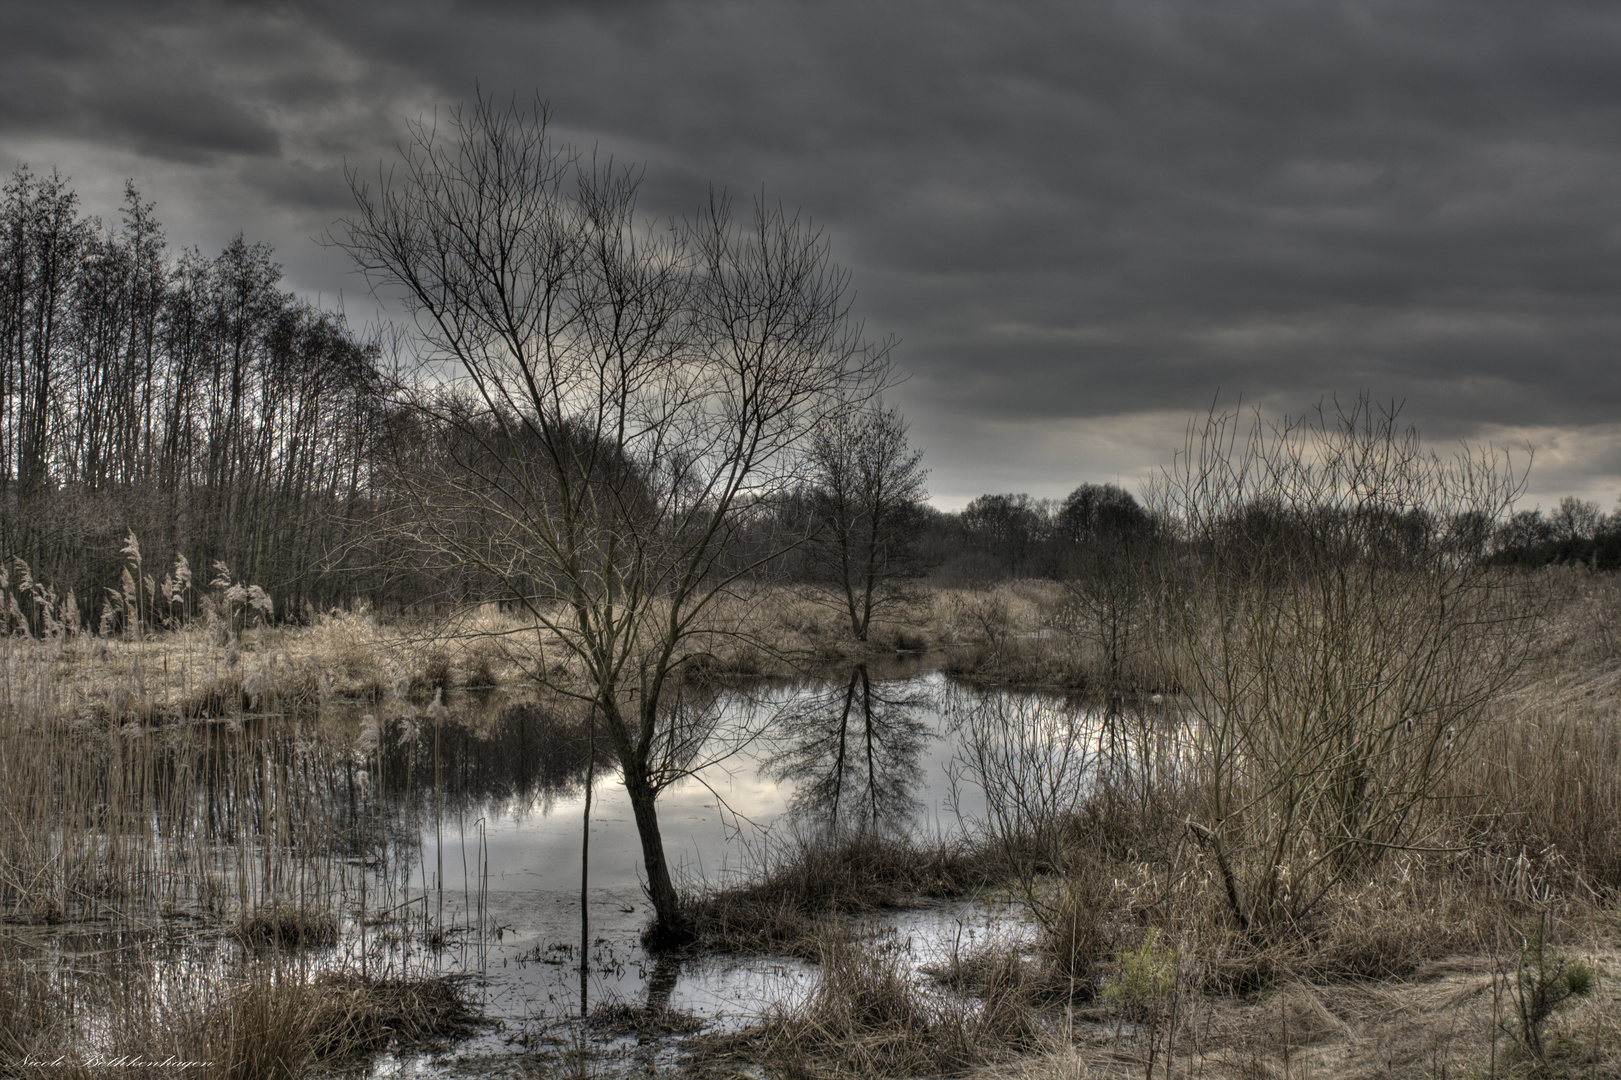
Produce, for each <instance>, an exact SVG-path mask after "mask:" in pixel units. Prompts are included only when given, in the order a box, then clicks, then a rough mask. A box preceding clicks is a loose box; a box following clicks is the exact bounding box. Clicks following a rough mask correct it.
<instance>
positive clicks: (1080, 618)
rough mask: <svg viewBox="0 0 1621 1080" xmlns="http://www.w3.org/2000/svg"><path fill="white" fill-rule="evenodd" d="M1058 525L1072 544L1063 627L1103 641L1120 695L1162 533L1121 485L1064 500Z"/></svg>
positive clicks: (1086, 487) (1083, 490)
mask: <svg viewBox="0 0 1621 1080" xmlns="http://www.w3.org/2000/svg"><path fill="white" fill-rule="evenodd" d="M1058 531H1059V537H1060V540H1061V542H1062V543H1063V544H1064V546H1065V547H1066V549H1067V550H1066V551H1064V553H1063V558H1062V560H1061V563H1060V566H1061V571H1060V580H1061V581H1062V582H1063V585H1064V604H1063V606H1062V607H1061V608H1060V609H1059V612H1058V623H1059V627H1060V628H1061V629H1063V630H1065V631H1066V632H1068V633H1069V634H1071V635H1072V636H1074V637H1079V638H1082V639H1088V638H1089V639H1090V640H1091V641H1092V643H1093V644H1095V645H1096V646H1097V647H1098V649H1099V651H1101V652H1102V654H1103V662H1104V668H1105V672H1106V680H1105V681H1106V684H1107V687H1108V689H1109V690H1110V692H1111V694H1116V695H1117V694H1118V693H1119V692H1120V691H1121V690H1122V689H1123V688H1124V686H1125V684H1126V682H1127V667H1128V662H1129V661H1130V659H1131V658H1132V656H1133V655H1134V653H1135V652H1136V650H1137V649H1138V647H1139V636H1140V635H1139V631H1140V630H1141V629H1142V627H1143V625H1144V623H1145V622H1146V619H1147V615H1148V610H1149V600H1150V590H1149V588H1148V580H1147V574H1146V573H1145V566H1146V564H1147V562H1148V559H1149V556H1150V554H1151V551H1152V545H1153V542H1154V539H1155V530H1154V522H1153V519H1152V518H1151V517H1150V516H1149V515H1148V512H1147V511H1145V510H1144V509H1143V508H1142V507H1141V506H1140V505H1138V503H1137V500H1136V499H1134V498H1132V497H1131V495H1130V493H1129V492H1126V491H1124V490H1123V489H1121V488H1119V487H1116V486H1115V485H1113V484H1082V485H1081V486H1080V487H1078V488H1076V489H1075V490H1074V491H1073V492H1071V493H1070V495H1069V497H1068V498H1067V499H1065V500H1064V504H1063V506H1062V508H1061V509H1060V510H1059V512H1058ZM1113 701H1114V699H1113V698H1111V702H1113Z"/></svg>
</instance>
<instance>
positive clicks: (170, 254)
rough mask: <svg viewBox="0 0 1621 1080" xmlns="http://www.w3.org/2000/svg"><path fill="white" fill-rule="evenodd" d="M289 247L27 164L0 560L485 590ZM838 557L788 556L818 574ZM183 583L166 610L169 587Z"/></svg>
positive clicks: (1115, 520)
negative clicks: (417, 547)
mask: <svg viewBox="0 0 1621 1080" xmlns="http://www.w3.org/2000/svg"><path fill="white" fill-rule="evenodd" d="M273 255H274V253H273V252H272V250H271V249H270V248H269V247H268V246H267V245H265V244H258V243H249V242H247V241H246V240H245V239H244V238H242V237H241V236H238V237H237V238H236V239H235V240H234V241H232V242H231V243H230V244H229V245H228V246H227V247H226V248H225V250H223V251H221V252H219V253H218V254H215V255H208V254H205V253H204V252H201V251H199V250H197V249H196V248H187V249H178V250H177V249H174V248H172V247H171V246H170V245H169V243H168V241H167V240H166V238H165V236H164V233H163V229H162V226H161V225H160V224H159V221H158V218H157V215H156V209H155V207H154V204H153V203H150V202H146V201H144V200H143V198H142V196H141V195H140V193H139V192H137V191H136V190H135V188H134V186H133V185H127V186H126V192H125V202H124V205H123V208H122V212H121V214H120V219H119V221H118V222H117V223H107V222H104V221H102V220H101V219H100V218H98V217H93V216H87V215H86V214H85V213H84V212H83V210H82V208H81V205H80V200H79V198H78V196H77V195H76V194H75V193H74V191H73V190H72V188H71V187H70V186H69V184H68V182H67V181H66V180H65V179H64V178H63V177H61V176H60V175H58V174H56V173H54V172H53V173H50V174H48V175H42V174H36V173H34V172H32V171H30V170H29V169H27V168H26V167H24V168H20V169H18V170H17V171H16V172H14V173H13V174H12V175H11V177H10V179H9V180H8V181H7V182H6V184H5V186H4V191H3V205H0V558H3V565H4V567H5V569H6V573H7V574H8V575H9V576H10V581H11V582H12V583H13V584H15V582H16V580H17V575H20V574H23V573H28V574H30V575H31V578H30V580H31V581H39V582H44V583H47V584H48V585H49V587H50V588H51V589H52V590H54V591H55V592H56V593H57V594H58V595H61V596H65V595H67V594H68V593H69V592H72V593H74V595H75V596H76V598H77V605H76V606H77V609H78V610H79V612H80V617H81V619H82V620H83V622H84V623H85V624H92V623H93V621H94V620H95V619H97V618H98V617H99V616H100V614H101V613H102V611H103V606H104V604H103V598H104V597H106V596H107V593H108V590H109V589H110V588H114V587H117V586H118V585H119V582H120V580H121V578H122V576H123V575H124V573H125V571H126V569H129V568H130V566H131V564H132V561H133V559H134V556H133V555H132V554H131V553H130V552H129V551H127V550H126V537H127V536H129V535H130V534H133V535H134V536H135V537H136V538H137V539H138V540H139V543H140V545H141V549H142V551H144V556H143V557H142V562H141V563H140V566H139V567H138V568H137V570H136V573H135V574H134V575H133V576H132V578H131V579H130V580H129V581H127V582H126V583H125V584H124V586H123V588H124V591H125V592H128V590H129V589H130V588H131V587H133V588H134V589H135V590H136V591H137V592H144V593H145V594H146V596H147V600H148V601H149V602H148V603H146V604H145V605H137V606H141V607H144V609H147V610H154V611H157V610H163V611H181V612H183V611H185V610H189V608H190V605H191V603H192V600H191V594H192V593H194V592H200V591H202V590H203V589H205V588H206V583H207V582H209V581H210V580H213V579H215V578H216V577H218V576H219V575H221V574H223V575H224V576H225V578H226V579H228V580H230V581H233V582H235V581H240V582H245V583H252V584H255V585H258V586H260V587H261V588H262V589H263V590H264V591H265V592H266V593H267V594H268V595H269V596H270V598H271V599H272V600H273V601H274V604H275V612H276V615H277V617H279V618H293V619H299V618H303V617H305V615H306V614H307V613H308V612H310V611H312V610H316V609H325V608H328V607H332V606H337V605H344V604H349V603H352V602H355V601H360V600H364V601H366V602H369V603H371V604H373V605H377V606H380V607H387V608H394V607H407V606H411V605H415V604H420V603H428V604H433V603H441V602H446V601H455V602H465V601H469V600H478V599H480V598H481V597H480V593H481V591H482V587H481V583H480V582H478V581H477V580H476V579H473V578H471V577H470V576H468V573H467V572H466V571H464V570H462V569H461V568H458V567H450V566H440V567H434V566H428V565H423V564H422V562H421V560H420V558H415V557H413V556H412V554H411V553H410V552H409V551H408V550H407V548H406V546H404V542H403V541H400V540H398V539H397V538H398V537H400V536H402V535H403V534H402V533H401V532H400V530H399V529H398V527H397V526H398V524H399V513H398V510H399V508H398V507H396V506H394V505H392V503H391V498H390V494H389V493H390V485H389V482H388V478H389V477H390V475H391V474H392V473H393V470H394V469H395V468H396V467H398V463H399V462H400V461H402V460H405V459H406V458H405V456H404V455H402V454H400V453H399V452H398V451H399V449H400V448H401V447H402V446H407V447H408V448H409V453H410V454H411V455H420V454H422V453H424V452H428V453H431V452H432V447H423V446H421V445H419V444H418V443H417V441H416V440H414V439H413V435H415V434H420V433H419V432H414V431H413V430H412V428H411V425H410V422H409V420H408V419H407V417H406V414H405V413H404V412H402V411H401V410H400V409H398V408H397V407H396V406H395V405H394V404H393V403H394V402H395V401H396V400H397V398H396V395H395V393H394V390H395V389H396V387H397V386H398V381H397V380H398V378H399V373H398V372H396V371H394V370H393V369H392V368H391V367H390V365H389V364H388V363H387V355H386V352H385V350H383V349H381V348H380V347H379V345H378V343H377V341H375V340H372V339H370V338H368V337H367V336H366V335H363V334H360V333H357V332H356V331H355V330H354V329H353V328H351V327H350V326H349V325H348V324H347V322H346V321H345V319H344V317H343V315H342V314H341V313H338V312H333V311H326V310H322V309H320V308H318V307H316V306H314V305H312V304H310V303H308V302H307V301H303V300H300V299H298V298H297V297H295V296H294V295H292V294H291V293H288V292H283V291H280V289H279V288H278V285H279V283H280V280H281V269H280V267H279V266H278V265H277V264H276V263H275V261H274V259H273ZM804 505H806V503H804V502H803V501H802V502H800V503H799V504H798V505H797V506H788V507H784V509H783V511H782V513H781V514H780V515H779V518H780V521H779V524H780V525H781V526H782V527H785V528H789V527H799V526H802V525H803V520H802V513H803V507H804ZM915 510H916V512H915V513H914V514H912V515H910V518H909V520H910V521H911V522H912V526H913V527H914V528H915V529H916V533H915V552H916V556H917V558H916V563H915V565H916V568H917V572H919V573H922V574H926V575H928V576H929V577H931V578H933V579H934V580H935V581H936V582H938V583H941V584H950V585H973V584H981V583H989V582H993V581H997V580H1002V579H1006V578H1014V577H1062V576H1064V575H1065V574H1066V573H1068V572H1069V570H1070V568H1072V567H1074V566H1075V565H1076V561H1077V558H1076V557H1077V553H1078V552H1082V551H1084V550H1085V549H1086V548H1087V546H1088V545H1089V544H1092V543H1095V542H1097V538H1098V537H1100V536H1107V537H1109V538H1111V540H1110V542H1111V543H1112V542H1114V541H1113V538H1118V537H1120V536H1122V535H1132V534H1141V535H1144V536H1148V535H1151V534H1152V533H1153V532H1154V531H1155V525H1154V522H1153V520H1152V518H1151V516H1150V515H1149V514H1148V512H1147V511H1146V510H1145V509H1144V508H1143V507H1142V506H1141V505H1140V504H1139V503H1138V502H1137V500H1136V499H1135V498H1134V497H1133V496H1132V495H1131V494H1129V493H1128V492H1125V491H1123V490H1122V489H1120V488H1118V487H1114V486H1112V485H1091V484H1087V485H1082V486H1080V487H1079V488H1077V489H1076V491H1075V492H1074V493H1072V494H1071V495H1070V496H1069V497H1068V498H1066V499H1063V500H1045V499H1032V498H1031V497H1029V496H1028V495H1023V494H987V495H983V496H981V497H979V498H977V499H975V500H973V502H971V503H970V504H969V505H968V506H967V507H966V508H965V509H964V510H963V511H961V512H960V513H945V512H941V511H938V510H934V509H932V508H929V507H927V506H918V507H916V508H915ZM764 519H769V515H766V516H765V518H764ZM764 519H763V520H764ZM390 525H391V526H393V527H387V526H390ZM764 527H770V526H769V525H767V526H764ZM1479 555H1480V558H1482V559H1486V560H1491V561H1494V562H1499V563H1503V564H1508V565H1520V566H1528V567H1529V566H1539V565H1546V564H1550V563H1562V562H1581V563H1585V564H1587V565H1589V566H1591V567H1593V568H1594V569H1597V570H1615V569H1617V568H1621V512H1618V513H1617V514H1612V515H1605V514H1603V513H1602V512H1601V510H1600V508H1599V507H1598V506H1597V505H1595V504H1593V503H1587V502H1583V501H1581V500H1578V499H1575V498H1566V499H1564V500H1563V501H1562V502H1561V503H1560V505H1559V507H1558V508H1557V509H1556V510H1555V511H1553V512H1552V513H1550V514H1544V513H1543V512H1541V511H1540V510H1529V511H1522V512H1519V513H1516V514H1515V515H1514V516H1513V517H1512V518H1511V519H1510V520H1508V521H1505V522H1497V523H1492V524H1491V525H1490V527H1487V528H1484V529H1482V531H1481V532H1480V544H1479ZM177 558H178V561H177ZM19 560H20V564H21V565H19ZM818 565H819V564H818V563H817V561H816V560H814V559H804V560H801V561H799V562H797V563H795V564H793V565H787V566H780V567H778V569H779V570H781V571H783V572H785V573H787V574H788V575H789V576H791V577H793V578H797V579H798V580H801V581H804V580H810V579H814V578H815V577H816V575H817V573H818V571H817V567H818ZM218 567H224V568H225V569H224V570H221V569H219V568H218ZM187 577H189V578H190V580H189V582H188V581H187V580H185V578H187ZM163 592H167V593H169V601H168V602H167V604H166V603H165V602H163V601H154V600H153V597H155V596H157V595H158V594H159V593H163Z"/></svg>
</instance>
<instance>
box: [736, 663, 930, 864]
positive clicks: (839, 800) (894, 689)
mask: <svg viewBox="0 0 1621 1080" xmlns="http://www.w3.org/2000/svg"><path fill="white" fill-rule="evenodd" d="M931 704H932V695H931V694H930V693H929V691H928V690H927V689H925V688H922V687H920V686H918V685H917V684H916V683H915V682H913V681H905V682H890V683H884V682H875V681H874V680H873V679H872V677H871V675H870V674H869V673H868V671H867V665H865V664H859V665H857V666H856V667H855V668H853V669H852V670H851V672H850V677H849V679H848V680H846V681H845V683H844V685H843V686H842V687H841V686H837V685H835V686H832V687H830V688H829V689H827V690H823V691H819V692H805V693H801V694H800V695H799V696H798V697H797V698H796V699H795V700H794V701H793V702H792V703H791V704H790V705H789V706H788V707H787V708H786V709H785V710H784V712H783V713H782V715H781V716H780V718H779V720H778V727H777V740H776V741H777V742H778V745H779V747H780V749H778V750H777V751H776V752H775V753H773V754H772V755H771V756H770V757H769V758H767V759H766V761H765V763H764V766H763V769H764V771H765V772H766V773H767V774H769V775H770V776H771V777H772V778H773V779H775V780H776V781H778V782H779V783H783V782H788V783H793V784H795V785H796V788H797V790H796V791H795V792H794V797H793V802H792V804H791V809H792V811H793V812H794V813H795V814H796V815H799V816H800V817H802V818H804V819H806V820H809V821H812V822H814V823H815V824H817V825H819V826H821V827H822V828H825V829H827V830H828V831H830V832H860V831H866V830H876V829H892V828H905V827H906V826H908V825H909V824H910V823H911V820H912V817H913V815H914V814H915V813H916V812H917V810H918V805H919V804H918V802H917V800H916V799H915V798H914V797H913V795H912V792H913V791H914V790H915V789H916V788H917V787H918V786H919V785H920V784H921V783H922V780H923V767H922V765H921V764H920V762H919V760H918V759H919V757H920V756H921V751H922V749H923V745H924V743H925V742H927V741H928V740H929V739H930V738H932V737H933V735H934V733H933V725H931V724H930V723H929V721H928V720H926V719H924V716H923V713H924V710H925V709H927V708H928V707H929V706H930V705H931Z"/></svg>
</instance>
